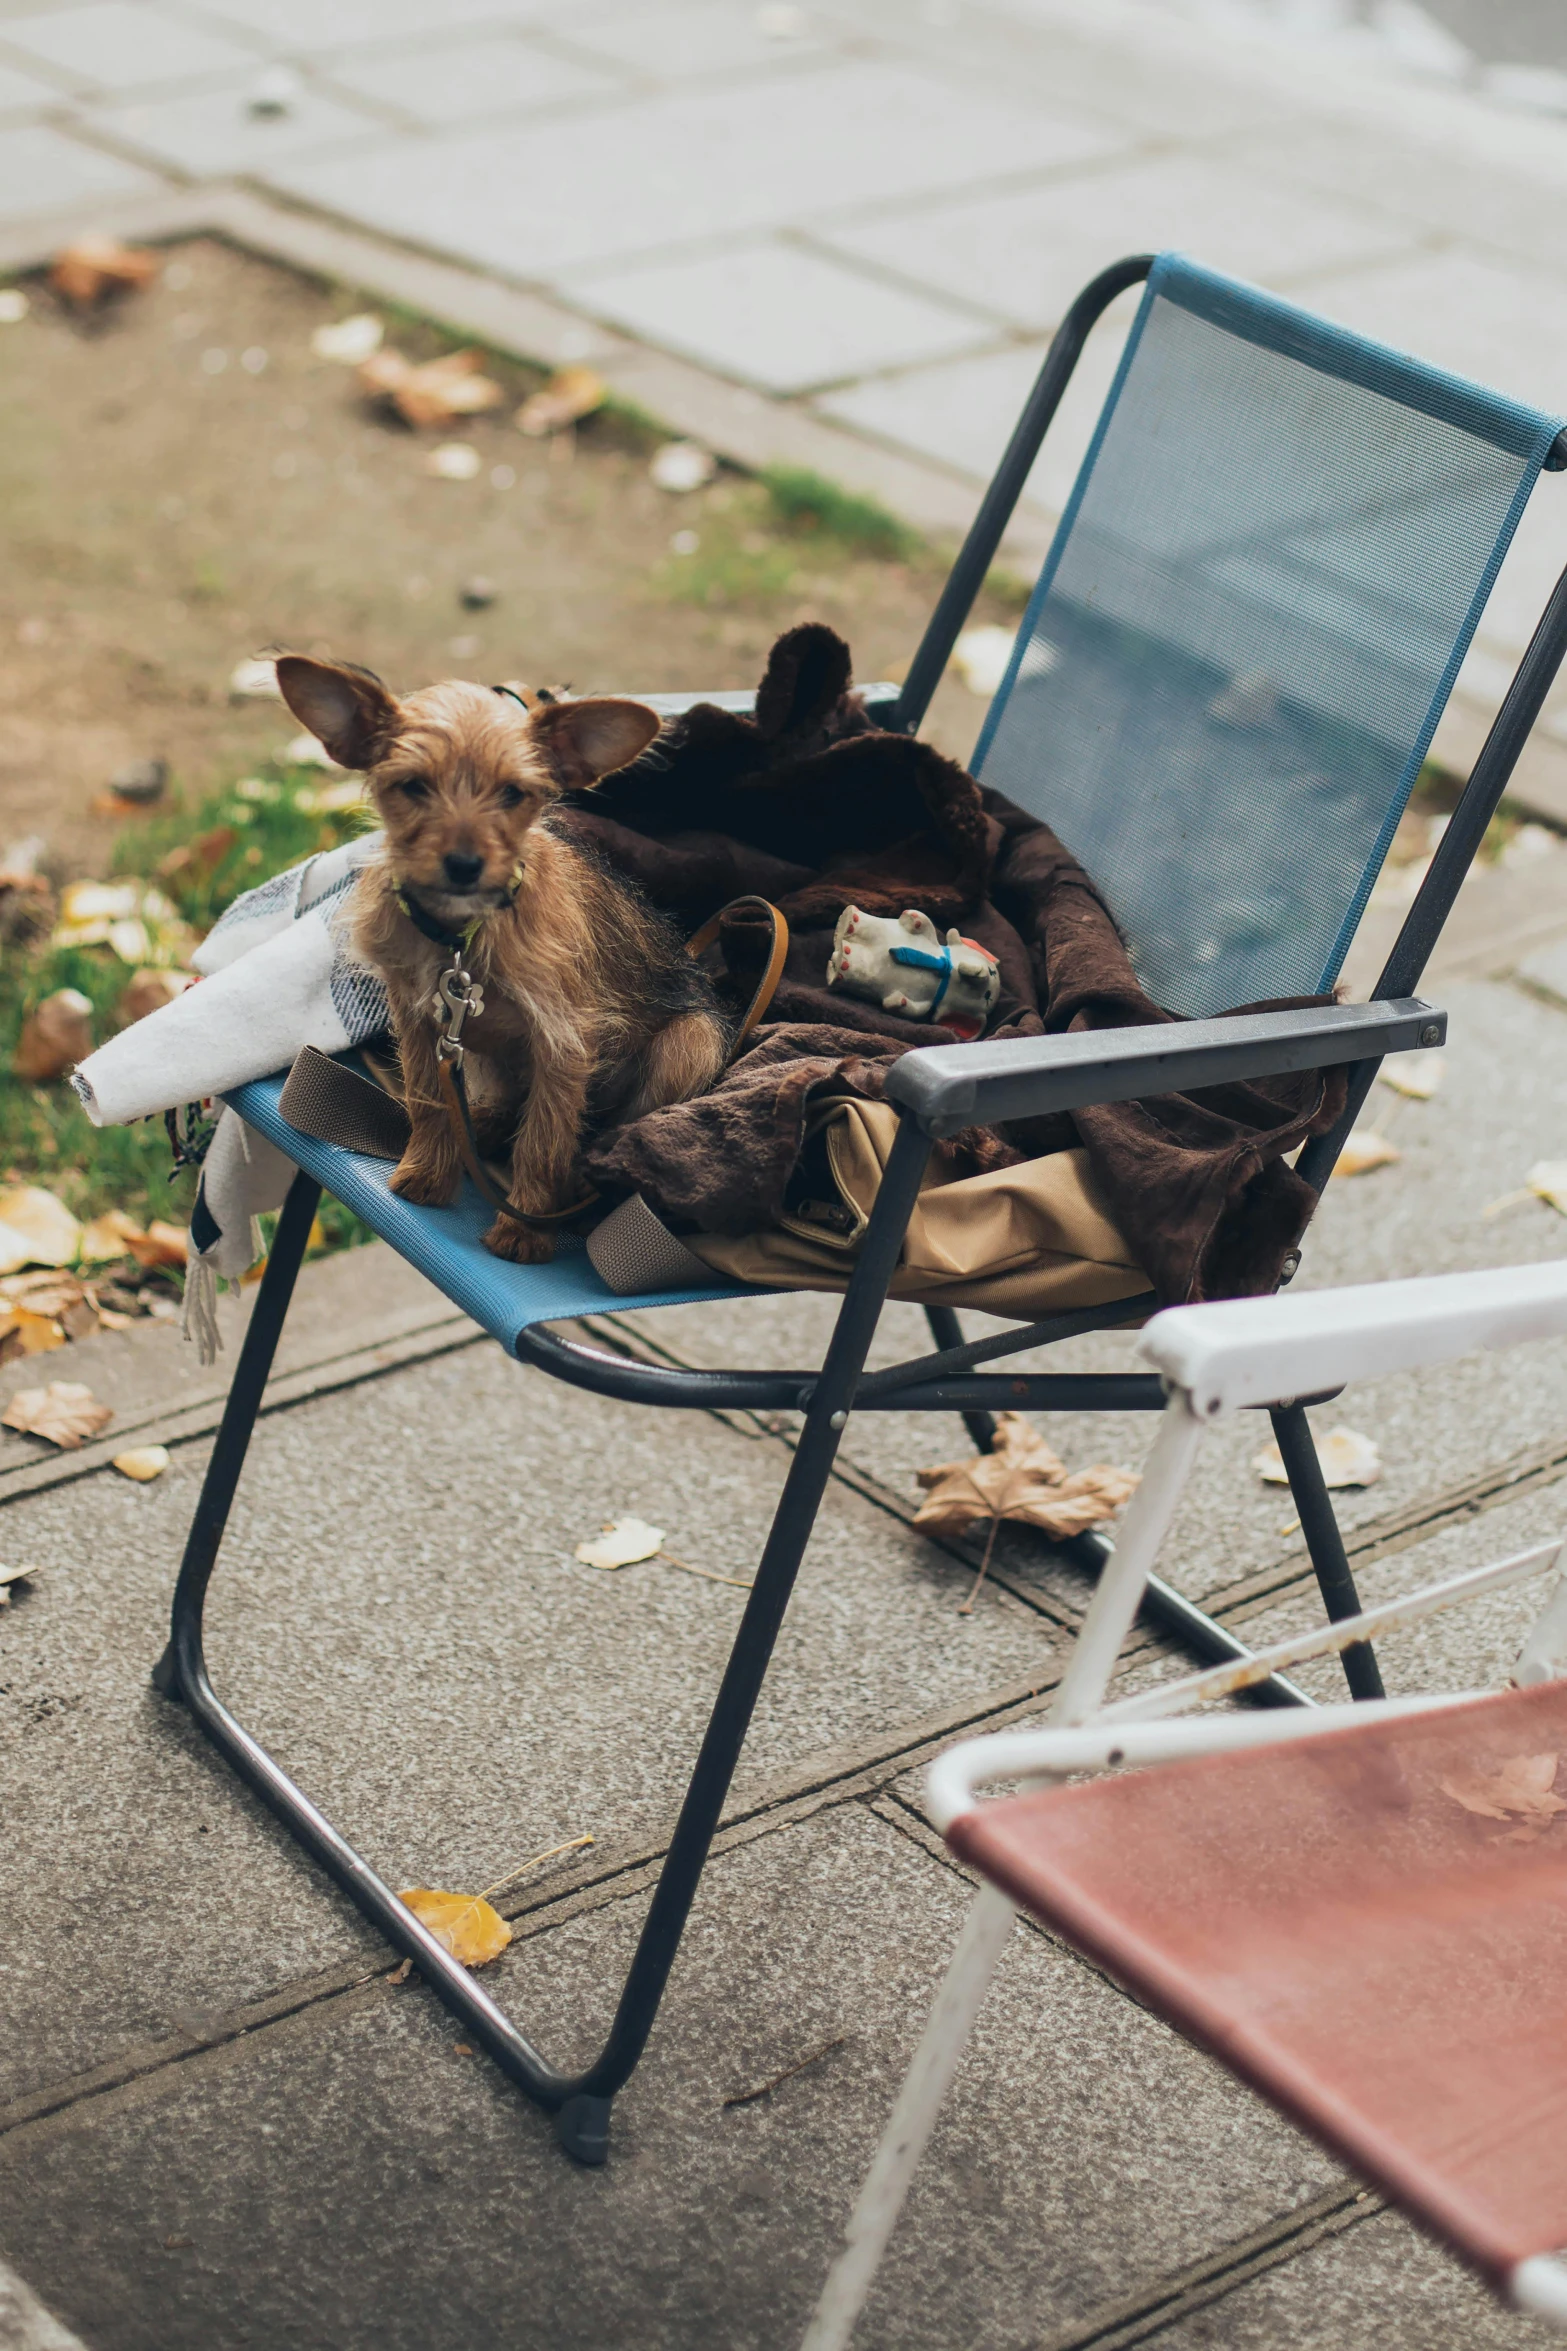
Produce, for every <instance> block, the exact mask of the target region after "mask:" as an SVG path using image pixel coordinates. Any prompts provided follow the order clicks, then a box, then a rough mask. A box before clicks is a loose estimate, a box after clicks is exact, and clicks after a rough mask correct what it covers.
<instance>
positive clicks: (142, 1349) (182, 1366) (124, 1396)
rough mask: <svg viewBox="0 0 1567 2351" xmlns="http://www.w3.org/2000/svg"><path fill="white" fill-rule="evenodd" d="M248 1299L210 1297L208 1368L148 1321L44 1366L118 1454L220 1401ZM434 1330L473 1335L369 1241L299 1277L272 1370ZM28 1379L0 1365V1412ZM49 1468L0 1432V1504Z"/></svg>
mask: <svg viewBox="0 0 1567 2351" xmlns="http://www.w3.org/2000/svg"><path fill="white" fill-rule="evenodd" d="M256 1294H257V1293H256V1289H255V1287H254V1286H250V1287H248V1288H246V1289H245V1290H243V1291H242V1292H241V1294H240V1296H239V1297H237V1298H235V1297H233V1296H232V1295H229V1294H225V1295H224V1296H223V1297H222V1298H220V1300H219V1302H218V1329H219V1333H220V1336H221V1338H222V1342H223V1346H222V1352H221V1353H220V1354H219V1357H218V1360H217V1362H216V1363H215V1364H213V1365H211V1366H204V1365H203V1364H202V1363H201V1361H200V1359H199V1357H198V1355H197V1353H196V1349H195V1348H194V1347H193V1346H191V1345H190V1344H189V1343H188V1341H186V1340H184V1339H183V1338H182V1337H181V1336H180V1331H179V1326H178V1324H177V1323H175V1322H153V1321H150V1320H148V1321H141V1322H138V1323H137V1324H136V1325H135V1326H134V1327H133V1328H132V1329H131V1330H130V1331H99V1332H97V1333H95V1335H94V1336H93V1337H92V1338H90V1339H83V1340H79V1341H78V1342H76V1344H74V1345H73V1346H72V1347H71V1349H70V1350H69V1352H68V1353H64V1354H56V1355H55V1356H53V1357H52V1358H51V1362H53V1363H55V1364H57V1365H59V1366H62V1367H63V1368H61V1369H60V1370H59V1371H58V1372H57V1373H56V1375H55V1376H57V1377H59V1378H62V1379H63V1378H65V1377H66V1376H67V1374H69V1376H70V1377H71V1378H72V1379H74V1380H80V1381H82V1382H83V1383H84V1384H85V1385H86V1386H88V1387H90V1388H91V1389H92V1392H93V1394H94V1395H95V1396H96V1397H97V1398H98V1399H99V1401H100V1402H101V1403H104V1404H107V1405H109V1406H111V1407H112V1409H113V1411H114V1413H115V1416H116V1417H115V1419H114V1420H113V1421H112V1422H111V1423H110V1424H109V1427H108V1428H107V1430H106V1431H105V1442H106V1443H107V1444H108V1445H109V1446H110V1448H111V1450H112V1451H114V1452H118V1451H119V1450H120V1447H121V1444H122V1443H124V1442H128V1441H129V1438H128V1433H127V1432H129V1431H130V1430H133V1429H135V1428H137V1427H138V1426H141V1425H145V1424H146V1423H147V1422H148V1421H149V1420H151V1419H155V1418H159V1417H168V1416H169V1415H173V1414H179V1413H182V1412H185V1411H187V1410H189V1409H190V1408H191V1407H192V1406H193V1405H195V1404H197V1403H198V1402H210V1400H211V1399H213V1398H214V1397H221V1396H223V1395H225V1394H226V1393H227V1390H228V1383H229V1380H230V1379H231V1377H232V1376H233V1368H234V1364H235V1361H236V1359H237V1357H238V1354H239V1350H240V1345H241V1342H242V1340H243V1337H244V1332H245V1328H246V1325H247V1323H248V1322H249V1319H250V1314H251V1309H252V1308H253V1306H254V1304H255V1300H256ZM442 1325H447V1326H449V1328H450V1331H451V1334H452V1335H453V1336H456V1335H457V1334H458V1333H472V1335H474V1336H475V1337H476V1336H477V1335H478V1333H477V1326H476V1325H474V1324H471V1323H468V1322H467V1321H466V1320H465V1318H463V1317H462V1316H459V1315H457V1314H456V1313H455V1310H454V1309H453V1308H452V1306H451V1305H450V1303H449V1301H448V1300H446V1299H444V1298H443V1297H442V1296H441V1294H440V1292H439V1291H438V1290H436V1289H434V1288H433V1287H432V1286H431V1284H430V1283H429V1282H427V1281H426V1280H425V1279H424V1276H423V1275H422V1274H419V1273H416V1272H415V1271H414V1269H413V1267H412V1266H411V1265H409V1264H407V1263H406V1261H405V1260H404V1259H402V1258H400V1257H398V1256H397V1255H396V1253H395V1252H394V1251H393V1250H391V1249H388V1248H387V1247H386V1245H385V1243H384V1242H380V1241H375V1242H371V1243H370V1244H369V1245H368V1246H367V1247H366V1248H364V1249H350V1250H345V1251H343V1252H342V1253H341V1254H340V1255H337V1256H334V1257H330V1258H323V1259H320V1260H318V1261H317V1262H316V1263H315V1264H313V1265H309V1266H307V1267H306V1268H305V1271H304V1273H303V1275H302V1276H301V1278H300V1282H299V1286H298V1289H297V1290H296V1292H295V1296H294V1304H293V1307H292V1309H291V1311H290V1314H289V1319H288V1323H287V1325H286V1327H285V1330H284V1333H283V1339H282V1343H281V1345H280V1347H279V1349H278V1354H277V1361H276V1366H275V1370H276V1372H277V1373H278V1374H280V1375H288V1374H290V1373H298V1372H301V1371H303V1370H304V1369H305V1368H306V1367H307V1366H310V1365H323V1364H326V1363H329V1362H331V1361H333V1360H336V1359H340V1358H342V1357H344V1356H351V1355H353V1354H355V1353H356V1352H358V1351H361V1350H365V1349H368V1350H370V1351H371V1353H372V1355H373V1354H374V1352H375V1351H376V1350H378V1349H386V1348H390V1347H393V1346H394V1345H396V1344H397V1343H398V1342H400V1341H403V1340H406V1339H407V1338H409V1337H410V1336H411V1335H412V1334H414V1333H417V1332H421V1331H434V1330H436V1329H437V1328H438V1327H440V1326H442ZM37 1380H38V1362H37V1359H36V1358H34V1359H33V1360H32V1362H31V1364H30V1365H29V1362H28V1361H27V1360H26V1359H25V1358H24V1359H23V1360H22V1361H19V1362H15V1363H8V1364H7V1365H6V1366H5V1368H4V1370H3V1371H0V1400H3V1401H5V1402H7V1403H8V1402H9V1401H10V1399H11V1397H12V1396H13V1395H14V1394H15V1393H16V1391H17V1389H18V1388H25V1387H28V1386H36V1384H37ZM85 1451H87V1449H86V1448H84V1452H85ZM88 1457H89V1458H93V1456H92V1455H91V1454H89V1456H88ZM50 1464H53V1465H55V1466H57V1467H65V1466H73V1465H67V1464H66V1463H65V1460H64V1457H63V1456H62V1455H61V1454H59V1453H58V1452H57V1451H56V1450H55V1448H54V1447H53V1446H51V1445H46V1444H45V1443H44V1442H43V1441H42V1439H40V1438H36V1437H24V1436H19V1435H17V1434H16V1433H15V1432H14V1431H13V1430H11V1429H0V1496H4V1495H7V1494H9V1493H12V1492H14V1491H16V1490H18V1489H19V1487H20V1486H21V1485H22V1484H23V1483H24V1482H26V1480H27V1473H28V1472H30V1471H32V1470H34V1469H36V1468H37V1467H39V1466H47V1465H50Z"/></svg>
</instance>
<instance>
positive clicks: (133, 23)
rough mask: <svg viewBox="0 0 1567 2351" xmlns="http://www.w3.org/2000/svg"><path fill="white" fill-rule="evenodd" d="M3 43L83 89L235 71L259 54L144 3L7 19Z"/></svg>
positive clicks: (104, 0)
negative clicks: (49, 67)
mask: <svg viewBox="0 0 1567 2351" xmlns="http://www.w3.org/2000/svg"><path fill="white" fill-rule="evenodd" d="M5 39H6V42H7V44H8V45H9V46H10V47H12V48H15V49H17V50H20V51H22V52H24V54H25V56H27V57H29V58H35V59H37V61H38V62H39V63H40V64H42V65H47V66H51V67H53V69H54V70H55V72H56V73H58V74H60V75H62V76H63V77H65V78H66V79H68V80H69V82H70V84H71V86H72V87H73V88H75V89H77V90H83V91H85V90H132V89H139V88H141V87H142V86H143V85H145V84H149V83H155V82H175V81H184V80H191V79H194V78H195V76H196V75H198V74H214V73H225V72H230V71H232V70H233V68H234V67H235V66H237V65H244V64H247V63H249V62H250V61H251V59H252V58H253V57H254V54H255V52H254V50H253V49H252V48H251V47H250V45H249V44H248V43H247V42H244V41H236V40H232V39H229V38H228V37H227V36H226V35H224V34H223V33H222V32H220V31H219V30H218V29H217V28H216V27H208V28H206V29H203V28H202V27H201V26H200V25H198V24H193V23H191V22H190V20H189V19H187V18H182V17H179V16H177V15H175V14H174V13H173V12H172V11H170V12H167V13H166V12H165V11H164V10H163V9H161V8H159V7H157V6H156V5H151V6H149V5H147V4H146V0H140V4H136V0H91V4H90V5H89V6H87V7H83V8H55V9H51V10H50V11H49V13H48V14H47V15H41V16H12V17H7V19H6V25H5Z"/></svg>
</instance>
